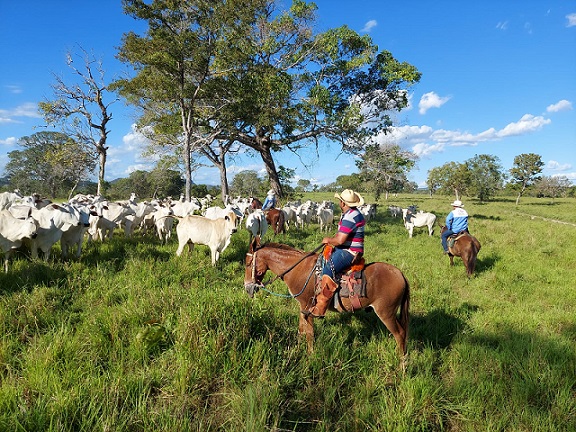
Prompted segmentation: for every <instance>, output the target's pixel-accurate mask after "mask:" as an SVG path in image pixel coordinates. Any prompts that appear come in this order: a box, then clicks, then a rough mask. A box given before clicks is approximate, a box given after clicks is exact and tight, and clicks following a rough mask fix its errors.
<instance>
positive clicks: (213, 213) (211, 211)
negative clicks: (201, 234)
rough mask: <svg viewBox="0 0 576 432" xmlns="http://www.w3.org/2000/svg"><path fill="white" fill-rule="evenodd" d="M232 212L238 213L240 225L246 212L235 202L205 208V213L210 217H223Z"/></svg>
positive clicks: (237, 217)
mask: <svg viewBox="0 0 576 432" xmlns="http://www.w3.org/2000/svg"><path fill="white" fill-rule="evenodd" d="M230 212H234V214H235V215H236V225H239V224H240V223H241V222H242V219H243V218H244V213H242V210H240V208H238V206H236V205H235V204H228V205H227V206H226V207H224V208H222V207H215V206H214V207H208V208H207V209H206V210H204V212H203V215H204V217H206V218H208V219H221V218H223V217H226V216H227V215H228V214H229V213H230Z"/></svg>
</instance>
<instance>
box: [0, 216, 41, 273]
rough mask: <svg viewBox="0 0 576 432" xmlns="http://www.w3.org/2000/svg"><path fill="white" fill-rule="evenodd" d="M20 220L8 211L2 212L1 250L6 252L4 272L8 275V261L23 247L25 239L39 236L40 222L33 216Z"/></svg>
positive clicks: (0, 221)
mask: <svg viewBox="0 0 576 432" xmlns="http://www.w3.org/2000/svg"><path fill="white" fill-rule="evenodd" d="M31 214H32V211H30V213H29V215H28V216H27V217H26V218H25V219H18V218H16V217H14V215H12V213H10V212H9V211H8V210H0V248H2V252H4V271H5V272H6V273H8V261H9V260H10V258H11V256H12V254H13V253H14V250H15V249H18V248H19V247H20V246H22V241H23V240H24V239H32V238H35V237H36V235H37V234H38V222H36V220H35V219H34V218H33V217H32V216H31Z"/></svg>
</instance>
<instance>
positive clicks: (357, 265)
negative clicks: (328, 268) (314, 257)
mask: <svg viewBox="0 0 576 432" xmlns="http://www.w3.org/2000/svg"><path fill="white" fill-rule="evenodd" d="M327 249H329V248H325V249H324V258H325V259H328V258H329V257H330V253H331V252H332V250H331V249H330V250H329V251H328V252H327V251H326V250H327ZM365 264H366V261H365V260H364V257H363V254H361V253H359V254H357V255H356V256H355V257H354V260H353V261H352V264H351V265H350V267H348V268H346V269H344V271H343V272H341V273H339V274H337V275H336V280H335V282H336V283H337V284H338V288H337V289H336V292H335V293H334V297H333V301H334V305H336V304H340V306H341V307H342V309H345V310H349V312H354V311H355V310H358V309H362V304H361V303H360V298H361V297H366V276H365V275H364V267H365ZM341 298H347V299H348V300H349V301H350V307H351V308H352V309H351V310H350V309H349V308H347V307H346V306H345V305H343V304H342V302H341V300H340V299H341Z"/></svg>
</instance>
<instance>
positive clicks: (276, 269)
mask: <svg viewBox="0 0 576 432" xmlns="http://www.w3.org/2000/svg"><path fill="white" fill-rule="evenodd" d="M317 260H318V254H317V253H315V252H309V253H306V252H303V251H300V250H297V249H294V248H293V247H291V246H288V245H283V244H279V243H268V244H264V245H260V239H259V238H258V237H256V238H254V239H253V240H252V242H251V243H250V248H249V251H248V253H247V254H246V262H245V264H246V271H245V274H244V288H245V289H246V292H247V293H248V295H250V297H253V296H254V293H255V292H257V291H258V290H259V289H260V288H263V287H264V284H263V283H262V279H263V278H264V275H265V274H266V272H267V271H268V270H270V271H271V272H272V273H275V274H276V275H277V276H276V278H280V279H282V280H283V281H284V282H285V283H286V285H288V290H289V291H290V295H289V297H292V298H295V299H296V300H297V301H298V303H300V312H301V313H300V321H299V324H298V333H299V334H300V335H306V341H307V346H308V351H309V352H311V351H312V350H313V343H314V317H313V316H312V315H310V314H305V313H304V312H306V311H307V310H308V308H309V307H310V306H311V303H312V300H313V297H314V291H315V286H316V271H315V268H316V263H317ZM364 273H365V276H366V295H367V297H362V298H360V301H361V305H362V308H364V309H366V308H368V307H369V306H370V307H371V308H372V309H373V310H374V312H375V313H376V315H378V318H380V320H381V321H382V322H383V323H384V325H385V326H386V327H387V328H388V330H390V332H391V333H392V335H393V336H394V339H395V340H396V344H397V349H398V353H399V354H400V358H401V361H402V367H404V365H405V364H404V359H405V355H406V342H407V339H408V324H409V309H410V285H409V283H408V280H406V278H405V276H404V274H403V273H402V272H401V271H400V270H399V269H398V268H396V267H394V266H393V265H391V264H387V263H384V262H373V263H370V264H367V265H366V266H365V268H364ZM334 303H336V304H334ZM337 303H338V302H332V304H331V305H330V310H331V311H335V312H347V311H348V310H352V308H351V307H350V301H349V300H348V298H342V297H341V298H340V304H337ZM345 308H347V309H345ZM398 309H400V314H399V316H397V312H398Z"/></svg>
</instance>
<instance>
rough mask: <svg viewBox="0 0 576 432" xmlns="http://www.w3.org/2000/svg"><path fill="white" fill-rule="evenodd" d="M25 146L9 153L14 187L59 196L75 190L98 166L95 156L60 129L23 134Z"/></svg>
mask: <svg viewBox="0 0 576 432" xmlns="http://www.w3.org/2000/svg"><path fill="white" fill-rule="evenodd" d="M18 144H19V145H20V147H22V150H13V151H11V152H9V153H8V158H9V161H8V163H7V164H6V174H7V176H8V177H9V179H10V183H11V185H12V186H13V187H15V188H18V189H21V190H28V191H33V192H37V193H39V194H42V195H46V196H49V197H51V198H56V197H57V196H58V195H59V194H63V193H65V192H68V195H69V196H70V195H72V192H73V191H74V189H75V188H76V186H77V185H78V183H79V182H80V181H81V180H84V179H85V178H86V176H87V175H88V174H89V173H90V172H91V171H93V170H94V168H95V159H94V158H93V157H92V156H91V155H90V154H89V153H87V152H86V151H85V149H84V148H83V147H82V146H80V145H79V144H78V143H77V142H75V141H74V140H72V139H71V138H69V137H68V136H66V135H65V134H63V133H60V132H38V133H35V134H33V135H31V136H25V137H22V138H20V140H19V142H18Z"/></svg>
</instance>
